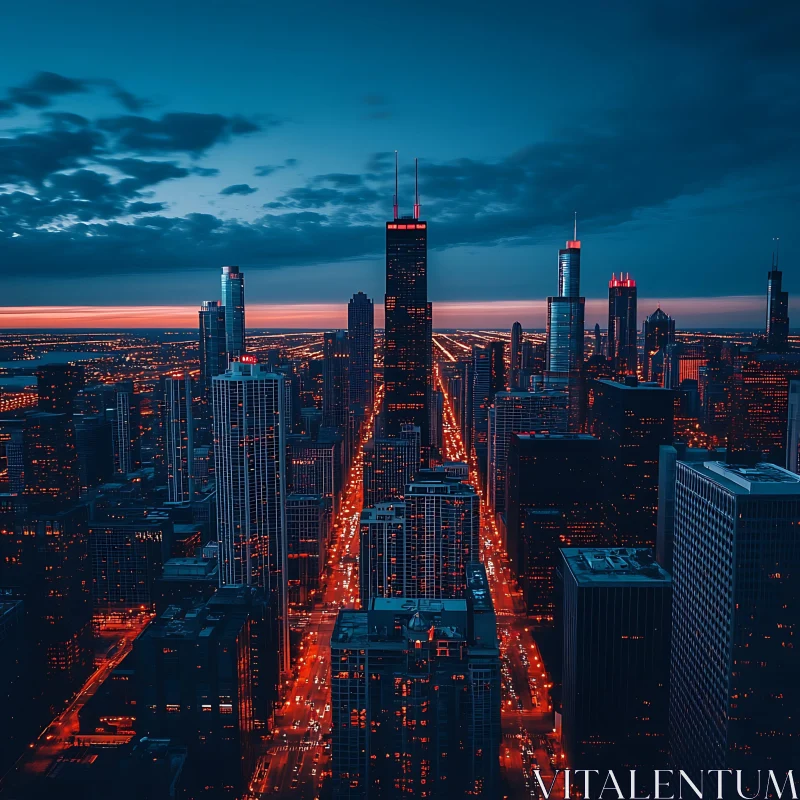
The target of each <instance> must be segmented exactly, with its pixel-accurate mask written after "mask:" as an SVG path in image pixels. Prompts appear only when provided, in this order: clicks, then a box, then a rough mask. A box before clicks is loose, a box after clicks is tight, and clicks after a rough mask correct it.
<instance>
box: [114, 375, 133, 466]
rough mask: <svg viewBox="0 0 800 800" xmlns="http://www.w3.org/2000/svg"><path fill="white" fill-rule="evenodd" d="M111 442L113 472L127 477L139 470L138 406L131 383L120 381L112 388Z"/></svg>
mask: <svg viewBox="0 0 800 800" xmlns="http://www.w3.org/2000/svg"><path fill="white" fill-rule="evenodd" d="M112 402H113V403H114V407H113V412H112V413H113V419H114V427H113V429H112V441H113V445H114V472H116V473H117V474H118V475H127V474H128V473H130V472H133V471H134V470H136V469H138V468H139V452H140V451H139V405H138V403H137V398H136V396H135V394H134V390H133V381H120V382H119V383H118V384H116V385H115V386H114V394H113V400H112Z"/></svg>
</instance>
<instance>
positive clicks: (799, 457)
mask: <svg viewBox="0 0 800 800" xmlns="http://www.w3.org/2000/svg"><path fill="white" fill-rule="evenodd" d="M786 469H788V470H789V471H790V472H795V473H798V474H800V380H793V381H789V424H788V425H787V427H786Z"/></svg>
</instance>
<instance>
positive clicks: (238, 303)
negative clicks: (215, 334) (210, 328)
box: [221, 267, 246, 358]
mask: <svg viewBox="0 0 800 800" xmlns="http://www.w3.org/2000/svg"><path fill="white" fill-rule="evenodd" d="M221 297H222V307H223V309H224V310H225V350H226V352H227V354H228V358H238V357H239V356H240V355H242V353H244V352H245V350H246V346H245V345H246V343H245V330H246V328H245V321H244V273H243V272H240V271H239V267H223V268H222V295H221Z"/></svg>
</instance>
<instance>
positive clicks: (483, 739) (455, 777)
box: [331, 563, 501, 800]
mask: <svg viewBox="0 0 800 800" xmlns="http://www.w3.org/2000/svg"><path fill="white" fill-rule="evenodd" d="M465 580H466V584H467V588H466V593H465V597H464V598H461V599H444V600H436V601H433V600H427V599H417V600H409V599H407V598H405V597H391V598H376V599H373V600H370V601H369V603H368V604H367V606H366V608H365V609H364V610H360V611H356V610H352V609H347V610H342V611H340V612H339V615H338V617H337V619H336V627H335V628H334V631H333V635H332V637H331V663H333V664H335V665H336V669H335V670H333V671H332V672H331V712H332V717H333V727H332V731H331V737H332V739H331V745H332V747H331V756H332V762H331V767H332V771H333V796H334V797H336V798H339V800H356V798H357V799H358V800H366V798H380V799H381V800H395V798H398V800H399V798H403V797H420V798H436V797H449V798H466V797H472V796H480V797H486V798H490V797H497V796H499V795H498V792H499V786H498V782H499V749H500V737H501V730H500V654H499V649H498V638H497V623H496V619H495V613H494V608H493V606H492V600H491V596H490V594H489V584H488V580H487V578H486V571H485V570H484V568H483V566H482V565H481V564H479V563H472V564H469V565H467V567H466V576H465Z"/></svg>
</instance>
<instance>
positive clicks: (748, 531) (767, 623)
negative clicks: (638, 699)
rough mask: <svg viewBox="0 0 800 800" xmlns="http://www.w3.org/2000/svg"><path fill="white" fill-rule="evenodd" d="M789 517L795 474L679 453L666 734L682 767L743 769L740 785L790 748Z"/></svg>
mask: <svg viewBox="0 0 800 800" xmlns="http://www.w3.org/2000/svg"><path fill="white" fill-rule="evenodd" d="M798 526H800V476H798V475H795V474H794V473H792V472H789V471H787V470H785V469H783V468H781V467H777V466H774V465H772V464H765V463H760V464H756V465H752V466H737V465H729V464H722V463H712V462H708V463H705V464H687V463H682V462H680V461H679V462H678V464H677V470H676V490H675V529H674V550H673V573H672V575H673V585H674V598H673V612H672V657H671V689H670V736H671V745H672V752H673V757H674V760H675V763H676V764H680V766H681V768H682V769H685V770H691V769H743V770H745V771H746V772H747V774H748V776H749V777H748V778H747V779H746V783H748V784H749V783H750V782H751V781H752V780H754V778H755V773H754V770H758V769H762V768H764V769H769V768H772V769H775V770H776V772H777V771H779V770H780V772H781V774H783V773H784V772H785V770H786V764H790V763H791V762H792V759H793V758H794V757H796V754H797V742H798V737H800V718H798V715H797V709H798V707H800V684H799V683H798V681H797V676H798V674H800V651H798V648H797V646H796V645H797V643H796V642H795V639H796V638H797V630H798V627H799V626H800V603H799V602H798V597H799V596H798V591H797V575H798V570H800V547H798V538H797V530H798ZM744 788H745V789H747V790H749V791H748V793H749V794H750V796H753V791H754V789H755V787H753V786H745V787H744Z"/></svg>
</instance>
